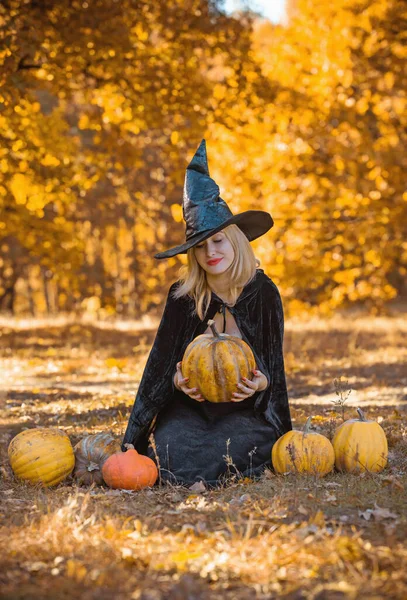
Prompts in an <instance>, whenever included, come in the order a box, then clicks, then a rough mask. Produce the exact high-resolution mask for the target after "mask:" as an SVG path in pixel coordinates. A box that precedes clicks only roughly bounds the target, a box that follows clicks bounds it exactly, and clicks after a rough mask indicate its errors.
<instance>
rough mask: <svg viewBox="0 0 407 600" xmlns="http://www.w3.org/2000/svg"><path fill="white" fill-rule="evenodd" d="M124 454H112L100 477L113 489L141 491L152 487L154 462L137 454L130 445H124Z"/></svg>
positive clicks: (155, 479) (155, 477) (155, 478)
mask: <svg viewBox="0 0 407 600" xmlns="http://www.w3.org/2000/svg"><path fill="white" fill-rule="evenodd" d="M125 446H126V448H127V450H126V452H117V453H116V454H112V456H109V458H108V459H107V460H106V462H105V463H104V465H103V467H102V476H103V479H104V480H105V482H106V483H107V485H108V486H109V487H111V488H114V489H121V490H141V489H143V488H145V487H152V486H153V485H154V484H155V482H156V481H157V477H158V471H157V467H156V466H155V462H154V461H153V460H151V458H148V456H144V455H143V454H139V453H138V452H137V450H135V449H134V446H133V445H132V444H125Z"/></svg>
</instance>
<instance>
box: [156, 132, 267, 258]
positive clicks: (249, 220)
mask: <svg viewBox="0 0 407 600" xmlns="http://www.w3.org/2000/svg"><path fill="white" fill-rule="evenodd" d="M219 193H220V191H219V187H218V185H217V184H216V183H215V181H214V180H213V179H212V178H211V177H210V176H209V169H208V160H207V156H206V143H205V140H202V142H201V143H200V145H199V148H198V150H197V151H196V152H195V156H194V157H193V159H192V160H191V162H190V163H189V165H188V167H187V172H186V175H185V184H184V197H183V206H182V210H183V214H184V220H185V222H186V231H185V237H186V242H185V243H184V244H181V245H180V246H175V248H170V249H169V250H166V251H165V252H159V253H158V254H156V255H155V258H170V257H171V256H175V255H176V254H185V253H186V251H187V250H188V248H192V246H195V245H196V244H199V243H200V242H203V241H204V240H206V239H207V238H209V237H211V236H212V235H214V234H215V233H217V232H218V231H220V230H221V229H224V228H225V227H227V226H228V225H232V224H235V225H237V226H238V227H239V228H240V229H241V230H242V231H243V233H244V234H245V236H246V237H247V239H248V240H249V241H252V240H255V239H256V238H258V237H260V236H261V235H263V234H264V233H266V232H267V231H268V230H269V229H271V228H272V227H273V224H274V223H273V219H272V217H271V215H270V214H269V213H268V212H265V211H263V210H246V211H245V212H242V213H240V214H238V215H234V214H233V213H232V212H231V210H230V208H229V207H228V205H227V204H226V202H225V201H224V200H222V198H221V197H220V195H219Z"/></svg>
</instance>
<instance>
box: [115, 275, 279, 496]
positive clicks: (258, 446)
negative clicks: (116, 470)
mask: <svg viewBox="0 0 407 600" xmlns="http://www.w3.org/2000/svg"><path fill="white" fill-rule="evenodd" d="M176 285H177V283H175V284H173V286H171V289H170V292H169V294H168V298H167V303H166V306H165V309H164V313H163V316H162V319H161V323H160V326H159V328H158V331H157V335H156V339H155V341H154V344H153V347H152V349H151V352H150V355H149V357H148V360H147V364H146V367H145V370H144V373H143V377H142V380H141V382H140V386H139V389H138V392H137V396H136V400H135V403H134V406H133V409H132V412H131V415H130V418H129V422H128V425H127V429H126V433H125V436H124V439H123V445H122V448H123V450H124V449H125V446H124V444H125V443H131V444H133V445H134V446H135V447H136V449H137V450H138V451H139V452H141V453H143V454H147V455H148V456H150V457H152V458H154V451H153V449H152V448H151V446H149V443H148V439H149V435H150V433H151V432H152V431H153V433H154V439H155V445H156V450H157V454H158V457H159V462H160V467H161V477H162V479H163V480H169V481H172V482H174V483H175V482H178V483H182V484H191V483H194V482H196V481H199V480H205V481H206V482H207V483H208V484H210V485H216V484H217V483H219V480H222V479H223V478H224V477H225V476H227V475H233V474H236V475H243V476H256V475H259V474H260V473H261V472H262V471H263V470H264V468H265V467H267V466H269V465H270V464H271V448H272V446H273V444H274V442H275V441H276V440H277V438H278V437H280V436H281V435H283V434H284V433H285V432H286V431H289V430H290V429H291V419H290V413H289V407H288V397H287V386H286V380H285V372H284V360H283V330H284V320H283V309H282V304H281V299H280V295H279V293H278V289H277V287H276V286H275V284H274V283H273V282H272V281H271V279H270V278H269V277H268V276H267V275H265V274H264V271H263V270H262V269H257V272H256V276H255V278H254V279H253V280H252V281H250V282H249V283H248V284H247V285H246V286H245V287H244V288H243V290H242V293H241V294H240V296H239V298H238V300H237V302H236V304H235V305H234V306H233V307H230V308H229V310H230V312H231V314H232V315H233V317H234V319H235V321H236V325H237V327H238V329H239V331H240V333H241V335H242V339H243V340H244V341H245V342H246V343H248V344H249V345H250V347H251V348H252V350H253V354H254V357H255V360H256V365H257V367H258V368H259V370H260V371H261V372H262V373H264V374H265V375H266V377H267V380H268V382H269V385H268V387H267V388H266V389H265V390H262V391H261V392H256V393H255V394H254V396H252V397H251V398H247V399H246V400H243V401H242V402H226V403H220V404H213V403H210V402H208V401H204V402H197V401H196V400H193V399H192V398H189V397H188V396H186V395H185V394H184V393H183V392H181V391H180V390H177V389H176V388H175V386H174V383H173V377H174V374H175V371H176V364H177V362H178V361H180V360H182V357H183V355H184V352H185V349H186V347H187V346H188V344H189V343H190V342H191V341H192V340H193V339H194V338H195V337H197V336H198V335H200V334H201V333H204V332H205V331H206V329H207V327H208V325H207V322H208V320H209V319H212V318H213V316H214V315H215V314H216V312H217V311H219V309H222V305H223V304H224V302H223V300H222V299H220V298H219V297H218V296H217V295H216V294H214V293H212V299H211V302H210V305H209V308H208V310H207V314H206V316H205V319H204V321H201V320H200V319H199V317H198V316H197V315H196V313H195V312H194V308H195V307H194V302H193V300H192V299H190V298H185V297H183V298H179V299H175V298H173V297H172V293H171V292H172V291H173V290H174V289H175V286H176ZM154 420H155V425H154V428H153V427H152V424H153V423H154ZM228 440H230V441H228Z"/></svg>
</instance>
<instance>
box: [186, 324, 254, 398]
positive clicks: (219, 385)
mask: <svg viewBox="0 0 407 600" xmlns="http://www.w3.org/2000/svg"><path fill="white" fill-rule="evenodd" d="M208 325H209V326H210V328H211V329H212V333H213V335H208V334H206V333H204V334H202V335H198V336H197V337H196V338H195V339H194V340H193V341H192V342H191V343H190V344H189V345H188V346H187V348H186V350H185V353H184V356H183V358H182V375H183V377H189V382H188V386H189V387H190V388H195V387H196V388H198V390H199V392H200V393H201V394H202V396H203V397H204V398H205V400H209V402H215V403H217V402H231V398H232V395H233V393H234V392H236V391H237V384H238V383H239V382H240V380H241V379H242V377H247V379H252V377H253V369H255V368H256V361H255V359H254V356H253V352H252V349H251V348H250V346H249V345H248V344H246V342H245V341H244V340H242V339H240V338H238V337H236V336H234V335H229V334H226V333H219V332H218V330H217V329H216V326H215V321H213V320H212V319H211V320H209V321H208Z"/></svg>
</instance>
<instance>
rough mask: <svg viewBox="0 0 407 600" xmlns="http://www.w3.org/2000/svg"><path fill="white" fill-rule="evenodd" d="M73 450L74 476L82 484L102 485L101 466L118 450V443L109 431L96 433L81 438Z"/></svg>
mask: <svg viewBox="0 0 407 600" xmlns="http://www.w3.org/2000/svg"><path fill="white" fill-rule="evenodd" d="M74 452H75V468H74V471H73V476H74V478H75V479H76V480H77V481H78V482H79V483H81V484H84V485H90V484H91V483H95V484H96V485H102V483H103V477H102V467H103V465H104V463H105V462H106V460H107V459H108V458H109V456H111V455H112V454H115V453H116V452H120V444H119V442H118V441H117V440H116V439H115V438H114V437H113V436H112V434H110V433H97V434H95V435H88V436H86V437H85V438H83V439H82V440H81V441H80V442H79V443H78V444H76V446H75V447H74Z"/></svg>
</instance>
